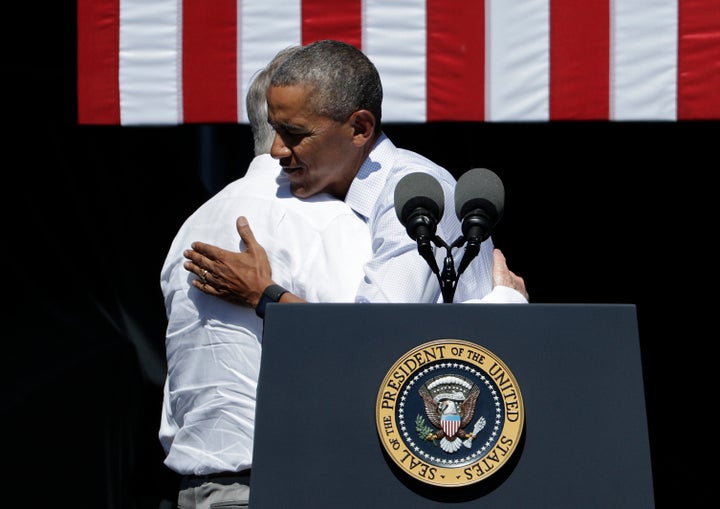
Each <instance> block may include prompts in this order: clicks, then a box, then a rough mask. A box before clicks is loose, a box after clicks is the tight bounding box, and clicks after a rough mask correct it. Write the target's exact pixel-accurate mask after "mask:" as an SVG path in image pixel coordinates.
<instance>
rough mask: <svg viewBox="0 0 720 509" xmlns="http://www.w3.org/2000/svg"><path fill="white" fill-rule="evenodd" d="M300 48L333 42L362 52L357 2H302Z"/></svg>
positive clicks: (359, 0)
mask: <svg viewBox="0 0 720 509" xmlns="http://www.w3.org/2000/svg"><path fill="white" fill-rule="evenodd" d="M301 17H302V27H301V34H302V44H303V45H305V44H308V43H311V42H313V41H319V40H321V39H335V40H338V41H343V42H346V43H348V44H352V45H353V46H355V47H356V48H358V49H362V1H361V0H342V1H338V0H302V16H301Z"/></svg>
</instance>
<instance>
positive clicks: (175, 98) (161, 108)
mask: <svg viewBox="0 0 720 509" xmlns="http://www.w3.org/2000/svg"><path fill="white" fill-rule="evenodd" d="M181 27H182V12H181V11H180V2H179V1H178V0H153V1H152V2H148V1H147V0H121V1H120V64H119V67H120V68H119V82H120V83H119V87H120V121H121V123H122V124H124V125H133V124H178V123H180V122H182V113H181V112H182V85H181V81H180V80H181V77H182V69H181V68H180V65H181V62H182V54H181V51H182V44H181V40H182V39H181V37H182V34H181Z"/></svg>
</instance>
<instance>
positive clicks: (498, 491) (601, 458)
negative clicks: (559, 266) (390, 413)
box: [250, 304, 654, 509]
mask: <svg viewBox="0 0 720 509" xmlns="http://www.w3.org/2000/svg"><path fill="white" fill-rule="evenodd" d="M438 339H459V340H464V341H470V342H472V343H475V344H477V345H480V346H482V347H484V348H486V349H488V350H490V351H492V352H493V353H494V354H495V355H497V356H498V357H500V358H502V360H503V361H504V362H505V364H506V365H507V366H508V367H509V369H510V370H511V371H512V373H513V374H514V376H515V378H516V379H517V382H518V385H519V387H520V389H521V391H522V396H523V400H524V410H525V423H524V431H523V438H522V446H521V447H520V448H519V449H518V450H517V451H516V452H515V453H514V454H513V458H512V460H513V461H512V464H508V465H506V466H504V467H503V469H502V470H501V471H500V472H499V473H497V474H494V475H492V476H491V477H489V478H488V479H487V480H484V481H481V482H479V483H474V484H472V485H471V486H468V487H451V488H448V487H437V486H429V485H427V484H424V483H422V482H419V481H417V480H415V479H412V478H411V477H409V476H408V475H407V473H406V472H403V471H402V470H401V469H399V468H397V466H396V465H395V464H394V463H393V461H392V460H391V459H390V458H389V457H388V455H387V454H386V453H385V451H384V449H383V446H382V444H381V441H380V439H379V436H378V431H377V428H376V423H375V412H376V398H377V395H378V389H379V387H380V384H381V383H382V381H383V378H384V377H385V375H386V374H387V372H388V369H389V368H390V367H391V366H392V364H393V363H394V362H395V360H396V359H398V358H400V357H401V356H402V355H403V354H404V353H406V352H407V351H409V350H411V349H413V348H414V347H416V346H417V345H418V344H422V343H425V342H427V341H432V340H438ZM255 434H256V435H255V445H254V459H253V474H252V485H251V500H250V502H251V507H252V508H253V509H277V508H278V507H296V508H298V507H299V508H305V507H307V508H312V509H318V508H328V509H330V508H332V509H337V508H343V509H352V508H362V509H366V508H368V507H375V508H378V509H381V508H382V509H385V508H390V507H398V508H399V507H412V508H414V509H422V508H432V507H439V506H441V505H445V504H452V505H453V507H463V508H464V507H473V508H478V507H481V508H482V509H506V508H508V507H532V508H549V509H550V508H552V509H561V508H567V509H571V508H572V509H577V508H583V509H588V508H602V509H605V508H608V507H612V508H613V509H621V508H627V509H642V508H653V507H654V498H653V482H652V470H651V463H650V447H649V441H648V433H647V419H646V411H645V398H644V389H643V377H642V366H641V359H640V348H639V339H638V330H637V319H636V310H635V306H634V305H629V304H623V305H614V304H612V305H611V304H592V305H590V304H527V305H522V304H272V305H270V306H268V309H267V315H266V319H265V332H264V337H263V354H262V365H261V370H260V380H259V384H258V402H257V421H256V429H255Z"/></svg>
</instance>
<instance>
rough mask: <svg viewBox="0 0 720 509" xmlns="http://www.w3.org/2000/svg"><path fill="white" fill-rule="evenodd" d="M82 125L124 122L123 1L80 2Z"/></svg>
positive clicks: (80, 103)
mask: <svg viewBox="0 0 720 509" xmlns="http://www.w3.org/2000/svg"><path fill="white" fill-rule="evenodd" d="M77 24H78V32H77V60H78V61H77V66H78V69H77V94H78V124H105V125H117V124H119V123H120V89H119V85H118V79H119V58H120V57H119V53H118V51H119V47H120V0H78V2H77Z"/></svg>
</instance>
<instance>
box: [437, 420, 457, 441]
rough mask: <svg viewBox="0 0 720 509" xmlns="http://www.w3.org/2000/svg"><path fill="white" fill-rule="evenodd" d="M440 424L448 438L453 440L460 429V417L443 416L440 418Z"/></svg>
mask: <svg viewBox="0 0 720 509" xmlns="http://www.w3.org/2000/svg"><path fill="white" fill-rule="evenodd" d="M440 424H441V425H442V429H443V431H444V432H445V434H446V435H447V437H448V438H452V437H454V436H455V433H457V432H458V430H459V429H460V416H459V415H458V414H455V415H452V414H450V415H442V416H441V417H440Z"/></svg>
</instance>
